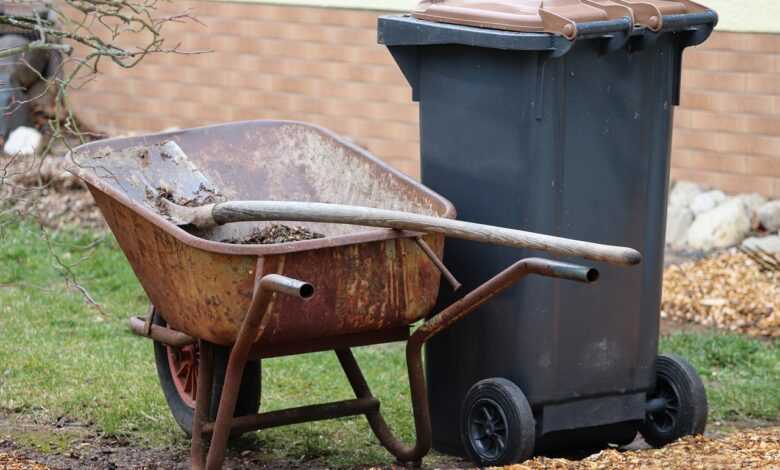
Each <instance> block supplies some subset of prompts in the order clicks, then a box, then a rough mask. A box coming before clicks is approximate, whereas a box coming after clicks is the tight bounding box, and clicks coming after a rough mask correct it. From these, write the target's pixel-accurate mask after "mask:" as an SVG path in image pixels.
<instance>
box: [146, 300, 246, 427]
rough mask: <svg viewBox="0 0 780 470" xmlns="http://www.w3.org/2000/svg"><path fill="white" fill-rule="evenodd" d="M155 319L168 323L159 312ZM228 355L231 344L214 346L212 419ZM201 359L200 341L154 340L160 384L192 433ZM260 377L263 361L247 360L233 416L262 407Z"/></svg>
mask: <svg viewBox="0 0 780 470" xmlns="http://www.w3.org/2000/svg"><path fill="white" fill-rule="evenodd" d="M154 323H155V324H157V325H160V326H166V323H165V320H163V319H162V316H161V315H159V314H157V315H155V316H154ZM229 355H230V349H229V348H224V347H215V349H214V385H213V386H212V389H211V404H210V405H209V419H210V420H214V419H216V416H217V409H218V407H219V399H220V396H221V395H222V386H223V384H224V382H225V369H226V368H227V361H228V357H229ZM198 359H199V351H198V345H197V344H194V345H191V346H185V347H183V348H172V347H170V346H166V345H164V344H162V343H158V342H156V341H155V342H154V360H155V363H156V365H157V376H158V377H159V379H160V387H161V388H162V390H163V394H164V395H165V400H166V401H167V402H168V408H170V410H171V413H172V414H173V418H174V419H175V420H176V423H177V424H178V425H179V427H181V429H182V430H183V431H184V432H185V433H187V435H188V436H191V435H192V418H193V415H194V414H195V398H196V397H195V391H196V390H197V383H198V382H197V380H198V375H197V371H198ZM260 381H261V371H260V361H249V362H247V364H246V367H245V368H244V375H243V377H242V378H241V389H240V391H239V394H238V401H237V402H236V411H235V413H234V416H245V415H251V414H255V413H257V411H258V410H259V409H260V391H261V385H260ZM232 435H233V437H237V436H238V435H239V434H236V433H233V434H232Z"/></svg>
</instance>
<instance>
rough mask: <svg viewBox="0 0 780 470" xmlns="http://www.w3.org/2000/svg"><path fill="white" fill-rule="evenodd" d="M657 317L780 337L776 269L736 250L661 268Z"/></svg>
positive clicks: (779, 279)
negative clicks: (660, 290)
mask: <svg viewBox="0 0 780 470" xmlns="http://www.w3.org/2000/svg"><path fill="white" fill-rule="evenodd" d="M661 317H662V318H669V319H672V320H677V321H684V322H693V323H698V324H701V325H706V326H712V327H716V328H721V329H725V330H730V331H735V332H739V333H743V334H748V335H751V336H758V337H770V338H778V337H780V272H778V271H768V270H766V269H762V268H761V267H760V266H759V265H758V264H757V263H756V262H755V261H753V260H752V259H750V258H749V257H748V256H746V255H745V254H743V253H739V252H736V251H732V252H726V253H721V254H719V255H716V256H714V257H711V258H706V259H702V260H698V261H693V262H688V263H683V264H680V265H676V266H670V267H668V268H666V270H665V271H664V292H663V302H662V304H661Z"/></svg>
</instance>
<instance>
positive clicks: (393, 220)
mask: <svg viewBox="0 0 780 470" xmlns="http://www.w3.org/2000/svg"><path fill="white" fill-rule="evenodd" d="M201 209H205V207H204V208H201ZM211 216H212V217H213V220H214V222H215V223H216V224H218V225H223V224H227V223H232V222H250V221H252V222H259V221H282V220H283V221H295V222H324V223H336V224H349V225H365V226H370V227H383V228H393V229H397V230H412V231H418V232H426V233H427V232H435V233H441V234H444V235H446V236H448V237H453V238H461V239H464V240H474V241H479V242H485V243H492V244H496V245H503V246H510V247H514V248H528V249H531V250H540V251H546V252H548V253H553V254H556V255H560V256H579V257H582V258H585V259H589V260H593V261H605V262H608V263H612V264H619V265H634V264H639V263H640V262H641V261H642V255H640V254H639V252H638V251H636V250H634V249H631V248H625V247H619V246H610V245H600V244H598V243H590V242H584V241H579V240H571V239H568V238H561V237H554V236H550V235H543V234H539V233H533V232H525V231H522V230H513V229H508V228H503V227H493V226H490V225H482V224H476V223H471V222H463V221H460V220H453V219H445V218H441V217H433V216H427V215H420V214H413V213H409V212H401V211H393V210H386V209H374V208H369V207H359V206H347V205H341V204H324V203H316V202H281V201H278V202H277V201H234V202H224V203H221V204H216V205H214V206H213V207H212V208H211Z"/></svg>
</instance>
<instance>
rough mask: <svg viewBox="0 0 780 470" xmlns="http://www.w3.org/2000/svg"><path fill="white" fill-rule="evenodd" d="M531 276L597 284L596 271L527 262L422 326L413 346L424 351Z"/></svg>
mask: <svg viewBox="0 0 780 470" xmlns="http://www.w3.org/2000/svg"><path fill="white" fill-rule="evenodd" d="M529 274H537V275H540V276H545V277H553V278H558V279H566V280H570V281H577V282H583V283H592V282H595V281H597V280H598V278H599V272H598V270H596V269H593V268H589V267H586V266H580V265H576V264H570V263H563V262H560V261H552V260H547V259H543V258H525V259H523V260H520V261H518V262H516V263H515V264H513V265H512V266H510V267H508V268H507V269H505V270H503V271H502V272H500V273H499V274H497V275H496V276H494V277H493V278H491V279H490V280H488V281H487V282H485V283H484V284H482V285H481V286H479V287H477V288H476V289H474V290H473V291H471V292H469V293H468V294H466V295H465V296H463V297H462V298H461V299H460V300H457V301H456V302H454V303H452V304H451V305H450V306H448V307H447V308H445V309H444V310H442V311H441V312H440V313H438V314H437V315H435V316H433V317H431V318H430V319H429V320H428V321H426V322H425V323H423V324H422V325H421V326H420V327H419V328H417V330H415V332H414V333H413V334H412V336H411V338H410V339H409V343H410V347H411V344H413V343H414V344H415V347H416V346H419V347H422V344H423V343H425V342H426V341H428V340H429V339H430V338H431V337H433V336H434V335H436V334H438V333H440V332H441V331H443V330H445V329H446V328H448V327H450V326H452V325H453V324H454V323H456V322H457V321H459V320H461V319H462V318H463V317H465V316H466V315H468V314H469V313H471V312H473V311H474V310H476V309H477V308H478V307H479V306H480V305H482V304H484V303H485V302H487V301H488V300H490V299H492V298H493V297H495V296H496V295H498V294H500V293H501V292H503V291H505V290H506V289H508V288H509V287H511V286H512V285H514V284H515V283H517V282H518V281H520V280H521V279H522V278H524V277H525V276H527V275H529Z"/></svg>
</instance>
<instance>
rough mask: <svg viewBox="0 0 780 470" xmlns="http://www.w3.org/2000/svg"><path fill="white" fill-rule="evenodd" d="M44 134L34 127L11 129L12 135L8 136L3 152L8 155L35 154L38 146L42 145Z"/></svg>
mask: <svg viewBox="0 0 780 470" xmlns="http://www.w3.org/2000/svg"><path fill="white" fill-rule="evenodd" d="M41 141H43V136H42V135H41V133H40V132H38V130H36V129H33V128H32V127H25V126H21V127H17V128H16V129H14V130H13V131H11V135H9V136H8V140H7V141H6V142H5V145H4V146H3V152H5V153H6V155H10V156H16V155H22V156H31V155H35V152H37V151H38V147H40V146H41Z"/></svg>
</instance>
